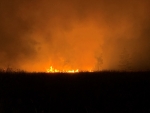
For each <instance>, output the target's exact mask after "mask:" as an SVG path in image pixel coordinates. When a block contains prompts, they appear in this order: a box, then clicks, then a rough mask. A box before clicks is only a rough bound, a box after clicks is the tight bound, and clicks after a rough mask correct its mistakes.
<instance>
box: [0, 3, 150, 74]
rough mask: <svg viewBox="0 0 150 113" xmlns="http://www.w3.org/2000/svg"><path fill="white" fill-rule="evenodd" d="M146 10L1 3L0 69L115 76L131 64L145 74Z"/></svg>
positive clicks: (149, 24)
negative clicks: (104, 72) (108, 72)
mask: <svg viewBox="0 0 150 113" xmlns="http://www.w3.org/2000/svg"><path fill="white" fill-rule="evenodd" d="M149 5H150V1H148V0H132V1H131V0H126V1H124V0H115V1H110V0H105V1H104V0H63V1H61V0H57V1H54V0H42V1H40V0H32V1H31V0H30V1H29V0H26V1H19V0H14V1H11V0H1V1H0V67H1V68H6V67H7V66H11V67H13V68H21V69H25V70H28V71H45V70H46V69H47V68H48V67H50V66H51V65H52V66H53V67H55V68H56V69H60V70H62V69H66V68H67V69H69V70H72V69H79V70H102V69H107V70H110V69H114V70H119V69H122V68H121V66H120V65H127V64H122V62H129V63H128V64H129V65H130V66H126V67H130V68H131V69H132V70H148V69H150V54H149V51H150V44H149V42H150V38H149V37H150V32H149V31H150V8H149ZM124 50H125V51H126V53H124V52H123V51H124ZM124 57H126V59H124ZM123 60H124V61H123ZM99 61H102V62H101V63H100V64H99ZM99 65H100V66H99Z"/></svg>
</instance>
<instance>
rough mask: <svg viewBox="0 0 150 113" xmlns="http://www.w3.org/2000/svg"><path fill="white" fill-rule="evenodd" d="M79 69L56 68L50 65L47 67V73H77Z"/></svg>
mask: <svg viewBox="0 0 150 113" xmlns="http://www.w3.org/2000/svg"><path fill="white" fill-rule="evenodd" d="M78 72H79V70H78V69H76V70H58V69H55V68H53V67H52V66H50V68H49V69H47V73H78Z"/></svg>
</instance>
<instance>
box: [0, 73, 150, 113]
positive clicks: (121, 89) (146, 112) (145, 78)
mask: <svg viewBox="0 0 150 113" xmlns="http://www.w3.org/2000/svg"><path fill="white" fill-rule="evenodd" d="M111 112H115V113H150V72H95V73H86V72H85V73H76V74H65V73H57V74H46V73H3V72H2V73H0V113H111Z"/></svg>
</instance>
